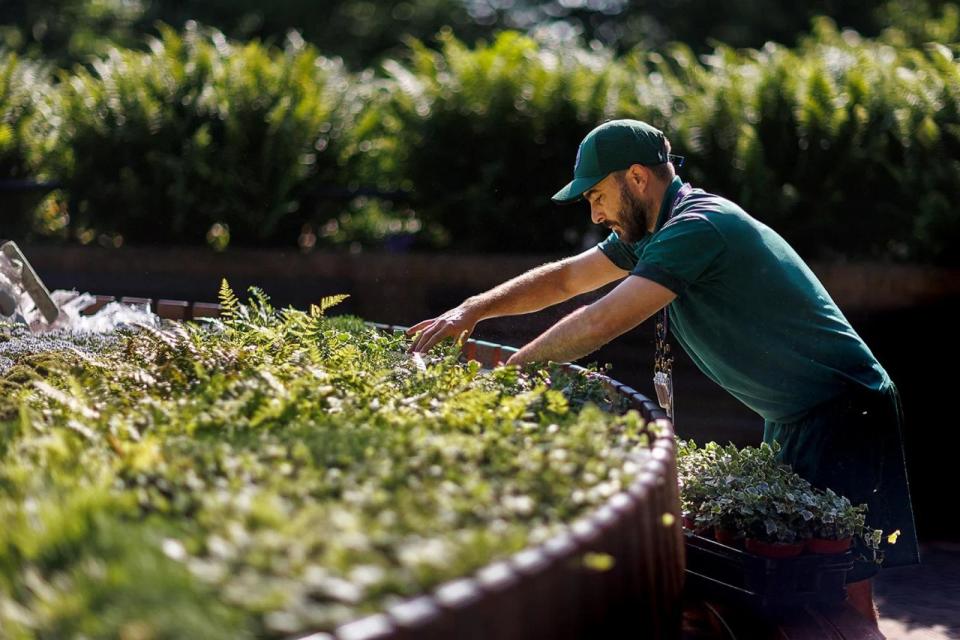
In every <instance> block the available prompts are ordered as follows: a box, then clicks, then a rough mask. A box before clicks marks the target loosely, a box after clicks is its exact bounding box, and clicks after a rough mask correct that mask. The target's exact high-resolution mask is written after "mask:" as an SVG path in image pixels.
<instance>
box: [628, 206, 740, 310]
mask: <svg viewBox="0 0 960 640" xmlns="http://www.w3.org/2000/svg"><path fill="white" fill-rule="evenodd" d="M725 248H726V244H725V242H724V239H723V236H721V235H720V232H719V231H717V229H716V227H714V226H713V224H712V223H711V222H710V221H708V220H707V218H706V217H705V216H703V215H700V214H685V215H680V216H677V217H676V218H674V219H673V220H671V221H670V222H668V223H667V224H666V225H665V226H664V227H663V229H661V230H660V231H659V232H657V234H656V235H654V237H653V238H652V239H651V241H650V243H649V244H647V246H645V247H644V248H643V252H642V253H641V254H640V259H639V261H638V262H637V264H636V266H635V267H634V268H633V270H632V271H631V275H635V276H641V277H644V278H647V279H648V280H653V281H654V282H656V283H657V284H660V285H663V286H664V287H666V288H667V289H670V290H671V291H673V292H674V293H675V294H677V295H678V296H679V295H681V294H682V293H683V292H684V291H685V290H686V289H687V287H689V286H690V285H691V284H693V283H694V282H696V281H697V280H699V279H700V278H702V277H704V276H705V274H707V272H708V270H709V269H710V268H711V266H714V265H715V264H716V262H717V260H718V258H719V257H720V256H721V255H722V254H723V252H724V249H725Z"/></svg>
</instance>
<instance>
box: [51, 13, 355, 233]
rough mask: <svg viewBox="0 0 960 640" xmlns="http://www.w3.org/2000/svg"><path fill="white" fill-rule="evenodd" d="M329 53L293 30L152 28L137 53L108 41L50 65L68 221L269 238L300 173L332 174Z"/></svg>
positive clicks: (338, 91)
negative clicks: (94, 55)
mask: <svg viewBox="0 0 960 640" xmlns="http://www.w3.org/2000/svg"><path fill="white" fill-rule="evenodd" d="M347 88H348V79H347V77H346V75H345V74H344V72H343V71H342V69H341V67H340V65H339V63H336V62H334V61H329V60H325V59H323V58H320V57H318V56H317V54H316V51H314V50H313V49H312V48H311V47H309V46H306V45H304V44H303V42H302V41H295V40H291V41H290V42H288V44H287V46H286V48H285V49H284V50H282V51H280V50H276V49H270V48H267V47H264V46H262V45H260V44H258V43H256V42H254V43H250V44H245V45H240V44H235V43H231V42H228V41H227V40H226V39H225V38H224V37H223V36H222V35H221V34H219V33H216V32H214V33H212V34H209V35H207V34H203V33H201V32H199V31H198V30H196V29H193V28H188V29H187V30H186V32H185V33H184V34H183V35H182V36H181V35H178V34H177V33H175V32H174V31H172V30H170V29H163V36H162V38H160V39H158V40H155V41H153V42H152V43H151V47H150V51H149V52H148V53H140V52H136V51H130V50H119V49H114V50H112V51H111V52H110V53H109V55H108V56H106V57H104V58H103V59H101V60H99V61H97V62H96V63H95V64H94V65H93V69H92V70H86V69H82V68H81V69H77V70H76V71H75V72H73V73H72V74H65V75H63V76H62V77H61V82H60V90H59V94H58V98H59V111H60V115H61V117H62V123H61V125H60V126H59V127H58V129H57V138H56V142H55V147H54V150H53V152H52V153H51V154H50V155H49V156H48V157H47V158H46V163H45V166H46V167H47V168H48V170H49V172H50V173H52V174H55V175H59V176H61V177H62V178H63V179H64V180H65V182H66V188H67V190H68V191H69V193H70V197H71V200H72V202H73V204H74V206H73V207H72V213H71V215H72V218H73V219H72V221H71V224H73V225H75V226H76V227H77V228H82V229H90V228H92V229H96V230H97V231H98V232H106V233H110V234H120V235H122V236H123V237H124V238H125V239H127V240H130V241H134V242H141V243H143V242H183V241H187V242H191V241H196V240H197V239H201V240H202V239H203V238H204V235H205V234H207V233H208V231H209V230H210V229H211V228H212V227H213V226H214V225H218V224H219V227H216V228H217V229H221V234H220V237H218V238H213V239H212V240H211V242H212V244H214V245H222V244H223V243H224V242H225V241H226V239H227V237H226V235H225V234H226V233H227V230H229V237H230V238H232V239H234V240H236V241H239V242H241V243H247V244H250V243H256V242H260V241H263V240H266V239H268V238H270V237H271V236H273V235H275V234H276V233H277V232H278V231H279V230H280V229H281V224H282V221H283V220H284V219H285V218H286V217H287V216H288V215H289V214H290V213H292V212H294V211H296V210H297V208H298V207H299V201H300V198H301V197H302V195H303V193H302V189H303V186H304V184H306V183H308V182H310V181H311V180H314V179H320V180H328V181H335V180H336V178H335V176H336V174H337V158H336V154H337V148H338V147H337V144H338V139H339V136H340V135H341V133H342V130H343V122H344V119H345V118H347V117H349V113H350V111H351V106H350V105H349V104H348V103H349V101H350V100H351V99H352V98H353V94H351V92H349V91H348V90H347Z"/></svg>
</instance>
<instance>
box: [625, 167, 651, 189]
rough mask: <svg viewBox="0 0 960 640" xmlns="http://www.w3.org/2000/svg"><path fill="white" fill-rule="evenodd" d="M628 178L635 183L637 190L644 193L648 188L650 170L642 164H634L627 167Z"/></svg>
mask: <svg viewBox="0 0 960 640" xmlns="http://www.w3.org/2000/svg"><path fill="white" fill-rule="evenodd" d="M626 179H627V180H628V181H629V182H631V183H633V185H634V186H635V187H636V188H637V190H639V191H640V192H641V193H643V192H644V191H645V190H646V188H647V183H648V182H649V181H650V170H649V169H647V168H646V167H645V166H643V165H642V164H632V165H630V168H629V169H627V175H626Z"/></svg>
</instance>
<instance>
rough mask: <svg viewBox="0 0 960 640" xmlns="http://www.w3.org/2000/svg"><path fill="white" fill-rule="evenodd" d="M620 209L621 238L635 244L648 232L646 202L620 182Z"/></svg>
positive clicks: (618, 213)
mask: <svg viewBox="0 0 960 640" xmlns="http://www.w3.org/2000/svg"><path fill="white" fill-rule="evenodd" d="M620 203H621V204H620V211H618V212H617V218H618V219H619V220H620V233H619V234H618V235H619V236H620V240H621V241H622V242H626V243H627V244H633V243H634V242H636V241H638V240H640V239H641V238H643V236H645V235H646V234H647V209H648V207H647V206H646V203H645V202H643V200H641V199H640V198H638V197H637V196H635V195H633V193H631V192H630V190H629V189H628V188H627V185H626V184H625V183H624V182H623V181H621V182H620Z"/></svg>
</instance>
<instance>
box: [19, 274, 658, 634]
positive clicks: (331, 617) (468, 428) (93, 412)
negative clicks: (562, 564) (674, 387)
mask: <svg viewBox="0 0 960 640" xmlns="http://www.w3.org/2000/svg"><path fill="white" fill-rule="evenodd" d="M341 299H342V297H339V296H333V297H329V298H325V299H324V300H321V301H320V302H319V303H318V304H317V305H315V306H313V307H312V308H311V309H310V310H309V311H308V312H302V311H297V310H293V309H283V310H277V309H275V308H273V306H272V305H271V303H270V301H269V300H268V299H267V297H266V296H265V295H264V294H263V293H262V292H260V291H258V290H254V291H252V292H251V294H250V297H249V299H248V300H247V301H246V302H245V303H241V302H240V300H239V298H238V297H237V296H236V295H235V294H234V293H233V292H232V290H231V289H230V287H229V286H228V285H227V284H226V283H224V285H223V287H222V289H221V296H220V301H221V304H222V305H223V306H224V309H225V313H224V315H223V317H222V318H221V319H218V320H211V321H207V322H205V323H204V324H164V325H161V326H160V327H159V328H155V327H147V326H139V327H127V328H124V329H121V330H119V331H117V332H116V333H114V334H110V335H107V336H102V337H100V336H98V337H91V336H83V335H77V334H68V333H61V334H55V335H49V336H31V335H30V334H29V333H28V332H27V330H26V329H25V328H24V327H21V326H15V325H3V326H2V327H0V335H2V336H4V338H5V339H0V388H2V389H3V390H4V393H3V394H2V396H0V516H2V518H3V522H4V526H3V527H2V528H0V628H2V629H3V630H4V632H5V633H6V634H9V635H11V636H12V637H17V638H33V637H38V638H39V637H74V636H80V635H83V636H85V637H129V636H130V634H133V633H134V632H136V633H137V634H139V636H140V637H157V638H220V637H230V638H235V637H278V638H279V637H290V636H291V635H294V636H297V635H304V634H306V633H309V632H313V631H324V630H330V629H332V628H334V627H336V626H337V625H339V624H341V623H343V622H345V621H348V620H350V619H353V618H356V617H358V616H361V615H364V614H367V613H370V612H373V611H377V610H380V609H381V608H383V607H384V606H385V605H386V604H388V603H391V602H395V601H396V600H397V599H398V598H403V597H407V596H413V595H416V594H419V593H422V592H424V591H425V590H428V589H430V588H432V587H434V586H436V585H437V584H438V583H440V582H443V581H445V580H449V579H452V578H455V577H458V576H463V575H466V574H469V573H471V572H472V571H474V570H476V569H477V568H479V567H481V566H483V565H485V564H487V563H488V562H491V561H492V560H495V559H498V558H504V557H506V556H508V555H509V554H511V553H514V552H516V551H518V550H520V549H522V548H524V547H525V546H527V545H529V544H532V543H537V542H541V541H543V540H545V539H547V538H548V537H549V536H551V535H553V534H554V533H555V532H557V531H558V530H559V528H561V527H562V526H563V525H564V523H567V522H569V521H571V520H572V519H575V518H577V517H578V516H580V515H581V514H584V513H585V512H587V511H588V510H590V509H592V508H594V507H596V506H597V505H599V504H601V503H603V502H604V501H605V500H606V499H607V498H608V497H610V496H611V495H613V494H614V493H616V492H617V491H619V490H621V489H622V488H623V487H624V486H626V485H627V484H628V483H629V482H630V481H631V479H632V478H634V477H635V476H636V474H638V473H639V472H641V471H642V469H643V467H644V462H645V460H646V459H647V456H648V455H649V453H648V451H649V449H648V447H649V437H650V436H649V433H650V431H649V429H648V427H647V425H644V424H643V421H642V420H641V419H640V417H639V416H638V415H637V414H636V413H635V412H628V413H626V414H623V415H614V414H609V413H605V412H602V411H601V410H600V409H599V408H598V406H597V405H596V404H594V402H593V401H594V400H597V401H602V400H603V399H604V395H603V393H602V386H601V385H600V383H599V382H598V381H597V380H595V379H593V378H590V377H581V378H579V379H575V378H574V377H571V376H569V375H560V374H559V372H558V371H555V370H551V369H542V370H541V369H536V368H532V367H528V368H525V369H518V368H516V367H500V368H497V369H494V370H492V371H485V370H482V369H481V368H480V366H479V365H478V364H477V363H476V362H470V363H465V362H461V361H460V360H459V358H458V355H459V354H458V352H457V348H456V347H455V346H454V345H447V346H444V347H441V348H439V349H437V350H435V351H434V352H433V353H431V354H429V355H424V356H423V358H422V364H423V366H418V365H417V363H416V362H415V361H414V360H413V359H412V358H411V357H410V356H409V355H408V354H407V353H406V348H407V347H408V346H409V339H408V338H407V337H406V336H404V335H403V334H402V333H387V332H382V331H379V330H376V329H374V328H372V327H370V326H368V325H366V324H365V323H363V322H362V321H360V320H359V319H357V318H352V317H342V316H341V317H331V316H328V315H327V313H328V311H329V310H330V309H331V308H332V307H333V305H335V304H336V303H337V302H338V301H340V300H341ZM578 405H579V406H578ZM651 428H652V426H651Z"/></svg>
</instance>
